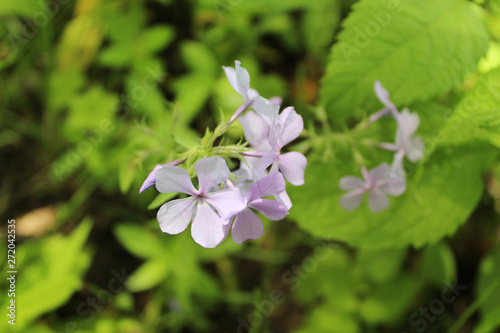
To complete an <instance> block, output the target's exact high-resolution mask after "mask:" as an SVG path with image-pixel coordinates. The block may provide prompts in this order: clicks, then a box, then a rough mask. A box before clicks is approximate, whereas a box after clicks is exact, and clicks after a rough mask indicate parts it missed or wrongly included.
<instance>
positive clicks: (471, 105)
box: [431, 68, 500, 149]
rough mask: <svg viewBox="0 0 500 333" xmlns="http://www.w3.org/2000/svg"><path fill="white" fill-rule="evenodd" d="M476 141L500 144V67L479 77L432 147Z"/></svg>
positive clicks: (499, 145) (498, 145)
mask: <svg viewBox="0 0 500 333" xmlns="http://www.w3.org/2000/svg"><path fill="white" fill-rule="evenodd" d="M475 141H483V142H489V143H491V144H494V145H496V146H497V147H500V68H496V69H494V70H492V71H490V72H488V73H486V74H484V75H481V76H479V78H478V80H477V82H476V84H475V85H474V87H473V88H472V89H471V90H470V91H469V92H468V93H467V94H466V95H465V96H464V97H463V98H462V100H461V101H460V103H459V104H458V106H457V108H456V109H455V111H454V112H453V114H452V115H451V116H450V117H449V119H448V120H447V122H446V124H445V126H444V127H443V129H442V130H441V132H440V133H439V135H438V136H437V137H436V140H435V141H434V145H433V146H432V147H431V149H436V148H437V147H439V146H457V145H463V144H468V143H471V142H475Z"/></svg>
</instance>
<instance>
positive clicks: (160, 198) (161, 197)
mask: <svg viewBox="0 0 500 333" xmlns="http://www.w3.org/2000/svg"><path fill="white" fill-rule="evenodd" d="M176 195H177V193H159V194H158V195H157V196H156V197H155V198H154V199H153V201H151V203H150V204H149V206H148V209H155V208H158V207H160V206H161V205H163V204H164V203H165V202H167V201H168V200H170V199H172V198H173V197H175V196H176Z"/></svg>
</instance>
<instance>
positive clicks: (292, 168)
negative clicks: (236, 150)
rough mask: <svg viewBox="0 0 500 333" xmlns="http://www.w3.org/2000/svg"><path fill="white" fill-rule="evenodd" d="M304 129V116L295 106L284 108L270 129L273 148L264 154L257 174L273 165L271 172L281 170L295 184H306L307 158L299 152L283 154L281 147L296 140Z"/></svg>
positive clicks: (270, 141)
mask: <svg viewBox="0 0 500 333" xmlns="http://www.w3.org/2000/svg"><path fill="white" fill-rule="evenodd" d="M303 129H304V122H303V120H302V117H301V116H300V115H299V114H298V113H297V112H295V110H294V108H293V107H287V108H286V109H284V110H283V111H282V112H281V114H280V115H279V117H277V118H276V119H274V120H273V122H272V125H271V129H270V131H269V144H270V146H271V150H270V151H269V152H268V153H267V154H266V155H264V156H263V157H262V158H261V159H260V161H259V163H258V165H257V166H256V169H257V174H258V175H260V174H262V173H263V172H264V170H265V169H266V168H267V167H268V166H270V165H272V167H271V173H273V172H275V171H277V170H280V171H281V172H282V173H283V176H284V177H285V178H286V180H288V181H289V182H290V183H291V184H293V185H302V184H304V171H305V168H306V166H307V159H306V157H305V156H304V155H302V154H301V153H298V152H289V153H285V154H281V148H282V147H284V146H285V145H287V144H288V143H290V142H291V141H293V140H295V139H296V138H297V137H298V136H299V135H300V133H302V130H303Z"/></svg>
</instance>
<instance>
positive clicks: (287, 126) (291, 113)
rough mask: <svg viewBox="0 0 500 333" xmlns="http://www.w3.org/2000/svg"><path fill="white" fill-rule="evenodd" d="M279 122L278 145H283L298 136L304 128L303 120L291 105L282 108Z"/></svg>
mask: <svg viewBox="0 0 500 333" xmlns="http://www.w3.org/2000/svg"><path fill="white" fill-rule="evenodd" d="M279 122H280V124H281V133H280V146H281V147H283V146H285V145H287V144H288V143H290V142H292V141H293V140H295V139H296V138H298V137H299V135H300V133H302V130H303V129H304V120H303V119H302V116H301V115H299V114H298V113H297V112H296V111H295V110H294V108H293V107H292V106H289V107H287V108H286V109H284V110H283V111H282V112H281V114H280V119H279Z"/></svg>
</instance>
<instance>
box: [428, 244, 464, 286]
mask: <svg viewBox="0 0 500 333" xmlns="http://www.w3.org/2000/svg"><path fill="white" fill-rule="evenodd" d="M421 270H422V274H423V276H424V277H425V278H427V279H429V280H430V281H432V282H433V283H435V284H436V285H437V286H441V285H442V284H443V281H450V280H452V279H453V277H454V276H456V268H455V257H454V256H453V251H452V250H451V248H450V246H449V245H448V244H446V243H444V242H440V243H437V244H434V245H430V246H427V247H426V248H425V249H424V251H423V253H422V262H421Z"/></svg>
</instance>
